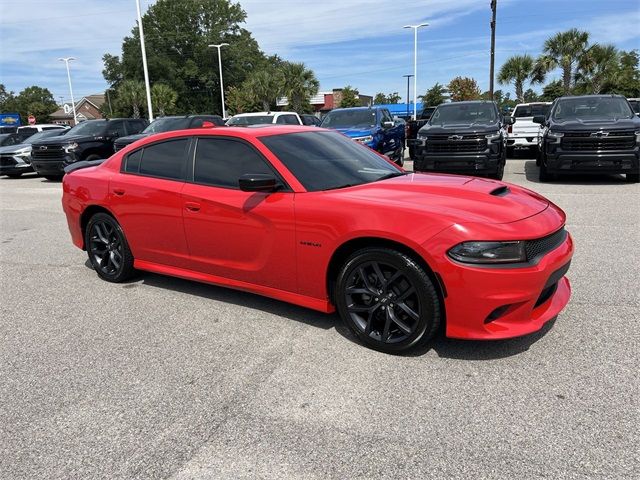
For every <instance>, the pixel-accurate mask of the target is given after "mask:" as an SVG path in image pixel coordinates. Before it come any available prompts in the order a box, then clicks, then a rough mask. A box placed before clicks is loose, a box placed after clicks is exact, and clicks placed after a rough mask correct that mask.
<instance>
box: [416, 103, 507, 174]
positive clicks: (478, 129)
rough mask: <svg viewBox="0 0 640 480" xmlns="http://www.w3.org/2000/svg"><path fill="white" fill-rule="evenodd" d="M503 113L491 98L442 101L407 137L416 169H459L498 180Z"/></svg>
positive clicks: (504, 147)
mask: <svg viewBox="0 0 640 480" xmlns="http://www.w3.org/2000/svg"><path fill="white" fill-rule="evenodd" d="M513 122H514V119H513V118H512V117H503V116H502V115H501V114H500V112H499V111H498V107H497V106H496V104H495V103H494V102H490V101H468V102H454V103H443V104H442V105H439V106H438V107H437V108H436V110H435V112H433V115H431V118H430V119H429V121H428V122H427V124H426V125H424V126H423V127H422V128H421V129H420V130H419V131H418V138H416V139H415V140H410V141H409V142H408V143H409V145H413V146H414V148H415V160H414V163H413V170H414V171H416V172H444V173H461V174H465V175H477V176H488V177H490V178H495V179H498V180H501V179H502V176H503V174H504V165H505V162H506V158H507V157H506V152H507V138H506V132H505V126H506V125H511V124H513Z"/></svg>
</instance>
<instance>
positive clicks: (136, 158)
mask: <svg viewBox="0 0 640 480" xmlns="http://www.w3.org/2000/svg"><path fill="white" fill-rule="evenodd" d="M141 159H142V149H140V150H136V151H135V152H132V153H130V154H129V155H127V163H126V165H125V169H124V170H125V172H129V173H138V170H140V160H141Z"/></svg>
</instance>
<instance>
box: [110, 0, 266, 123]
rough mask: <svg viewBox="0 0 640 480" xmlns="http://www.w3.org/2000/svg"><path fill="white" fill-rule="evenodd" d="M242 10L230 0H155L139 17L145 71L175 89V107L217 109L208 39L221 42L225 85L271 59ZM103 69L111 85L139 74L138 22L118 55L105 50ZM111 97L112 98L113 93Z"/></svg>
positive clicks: (237, 81)
mask: <svg viewBox="0 0 640 480" xmlns="http://www.w3.org/2000/svg"><path fill="white" fill-rule="evenodd" d="M245 19H246V14H245V12H244V11H243V10H242V8H241V7H240V5H239V4H238V3H237V2H231V1H229V0H180V1H175V0H158V1H157V2H155V3H153V4H152V5H151V6H150V7H149V9H148V10H147V12H146V13H145V15H144V16H143V18H142V23H143V26H144V33H145V43H146V50H147V60H148V65H149V76H150V79H151V82H152V83H154V84H155V83H164V84H166V85H168V86H169V87H171V88H172V89H173V90H175V91H176V93H177V94H178V100H177V102H176V104H177V113H190V112H196V111H203V110H208V111H211V112H221V111H222V108H221V103H220V95H219V86H220V83H219V82H220V80H219V72H218V57H217V52H216V50H215V49H211V48H209V47H208V45H209V44H215V43H221V42H224V43H228V44H229V46H226V47H223V48H222V70H223V75H224V84H225V87H226V88H229V87H233V86H240V85H241V84H242V82H243V81H244V80H245V79H246V78H248V76H250V75H251V73H252V72H254V71H256V69H258V68H260V67H262V66H264V65H266V64H267V63H268V62H269V60H270V59H268V58H267V57H265V55H264V54H263V53H262V52H261V51H260V49H259V48H258V44H257V42H256V41H255V39H254V38H253V37H252V36H251V34H250V33H249V32H248V31H247V30H246V29H244V28H242V27H241V24H242V23H243V22H244V21H245ZM103 60H104V71H103V75H104V77H105V80H107V82H108V83H109V86H114V87H118V86H119V85H120V83H122V82H124V81H125V79H126V80H138V81H140V80H142V79H143V78H144V77H143V71H142V59H141V54H140V41H139V33H138V28H137V27H134V28H133V29H132V31H131V35H130V36H128V37H125V39H124V41H123V44H122V54H121V55H120V56H113V55H105V57H103ZM112 101H114V99H112Z"/></svg>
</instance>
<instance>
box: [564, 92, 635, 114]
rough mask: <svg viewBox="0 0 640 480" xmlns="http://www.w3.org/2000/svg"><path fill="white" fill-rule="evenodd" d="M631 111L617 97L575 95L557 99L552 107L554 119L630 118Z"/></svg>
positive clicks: (622, 100) (621, 99)
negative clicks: (574, 96)
mask: <svg viewBox="0 0 640 480" xmlns="http://www.w3.org/2000/svg"><path fill="white" fill-rule="evenodd" d="M633 116H634V113H633V111H632V110H631V108H629V104H628V103H627V101H626V100H625V99H623V98H619V97H576V98H563V99H560V100H558V103H557V104H556V107H555V108H554V109H553V119H554V120H578V119H585V120H593V119H596V118H605V119H617V118H632V117H633Z"/></svg>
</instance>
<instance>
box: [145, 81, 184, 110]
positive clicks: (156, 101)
mask: <svg viewBox="0 0 640 480" xmlns="http://www.w3.org/2000/svg"><path fill="white" fill-rule="evenodd" d="M176 100H178V94H177V93H176V91H175V90H174V89H173V88H171V87H170V86H169V85H166V84H164V83H155V84H154V85H153V87H151V105H152V106H153V110H154V111H155V112H156V113H157V114H158V116H159V117H164V116H165V115H166V114H167V113H173V112H174V111H175V108H176Z"/></svg>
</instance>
